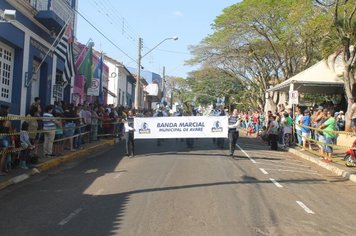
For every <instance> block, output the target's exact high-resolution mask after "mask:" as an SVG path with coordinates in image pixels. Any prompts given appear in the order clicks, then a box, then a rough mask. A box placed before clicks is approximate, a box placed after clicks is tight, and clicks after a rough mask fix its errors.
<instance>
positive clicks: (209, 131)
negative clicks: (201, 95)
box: [134, 116, 228, 139]
mask: <svg viewBox="0 0 356 236" xmlns="http://www.w3.org/2000/svg"><path fill="white" fill-rule="evenodd" d="M134 128H135V134H134V137H135V139H156V138H227V134H228V117H227V116H176V117H147V118H139V117H137V118H135V119H134Z"/></svg>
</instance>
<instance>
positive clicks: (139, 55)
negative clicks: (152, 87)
mask: <svg viewBox="0 0 356 236" xmlns="http://www.w3.org/2000/svg"><path fill="white" fill-rule="evenodd" d="M171 39H172V40H178V37H169V38H165V39H163V40H162V41H161V42H160V43H158V44H157V45H156V46H154V47H153V48H152V49H151V50H149V51H148V52H146V53H145V54H144V55H143V56H142V55H141V50H142V38H139V40H138V61H137V79H136V87H135V109H138V108H139V105H140V104H139V93H140V79H141V78H140V77H141V60H142V58H144V57H145V56H146V55H147V54H149V53H150V52H152V51H153V50H154V49H156V48H157V47H158V46H159V45H161V44H162V43H163V42H165V41H167V40H171Z"/></svg>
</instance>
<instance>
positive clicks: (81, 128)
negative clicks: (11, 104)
mask: <svg viewBox="0 0 356 236" xmlns="http://www.w3.org/2000/svg"><path fill="white" fill-rule="evenodd" d="M80 119H83V118H81V117H73V118H67V117H29V116H7V117H0V121H23V122H24V121H30V120H32V121H33V120H36V121H39V120H40V121H43V120H59V121H62V122H64V123H66V122H65V121H66V120H70V121H71V122H72V121H73V120H76V121H78V122H80V121H79V120H80ZM74 123H75V122H74ZM119 124H121V123H120V122H118V121H116V122H98V123H96V124H81V125H75V126H73V127H65V124H62V126H61V127H57V128H56V129H46V130H43V129H39V130H27V131H26V132H27V133H28V134H29V135H30V134H36V136H37V137H36V142H37V143H35V144H34V145H36V146H37V148H38V146H40V145H43V143H41V142H40V141H41V139H42V137H40V136H41V134H44V133H49V132H56V131H59V130H61V133H62V134H63V135H64V133H65V130H74V131H72V132H73V133H74V134H73V135H70V136H65V137H63V138H58V139H55V140H54V141H53V143H54V144H55V143H59V142H65V141H69V142H74V139H75V138H80V139H81V138H83V139H85V138H86V141H87V142H91V141H93V140H91V138H93V137H92V136H91V134H92V131H93V127H95V126H96V128H94V129H98V128H99V126H101V132H100V133H96V135H95V138H100V137H117V136H119V135H120V133H119V132H120V130H119V127H118V126H119ZM107 125H109V132H105V131H108V130H106V129H104V128H103V127H104V126H107ZM20 134H21V132H18V131H12V132H9V133H0V139H1V138H2V137H6V136H8V137H10V144H11V143H13V142H14V140H15V139H18V140H19V137H20ZM19 145H20V146H19ZM70 146H71V145H70ZM27 149H28V148H25V147H21V143H19V142H18V144H17V146H14V145H13V144H11V145H10V146H8V147H3V148H0V157H1V155H3V154H12V153H20V152H21V151H24V150H27Z"/></svg>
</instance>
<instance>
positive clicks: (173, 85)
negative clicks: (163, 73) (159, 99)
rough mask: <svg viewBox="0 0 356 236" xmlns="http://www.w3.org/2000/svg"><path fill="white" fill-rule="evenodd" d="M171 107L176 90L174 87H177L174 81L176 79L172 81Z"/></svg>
mask: <svg viewBox="0 0 356 236" xmlns="http://www.w3.org/2000/svg"><path fill="white" fill-rule="evenodd" d="M171 86H172V87H171V107H172V108H173V90H174V87H175V83H174V80H173V81H172V83H171Z"/></svg>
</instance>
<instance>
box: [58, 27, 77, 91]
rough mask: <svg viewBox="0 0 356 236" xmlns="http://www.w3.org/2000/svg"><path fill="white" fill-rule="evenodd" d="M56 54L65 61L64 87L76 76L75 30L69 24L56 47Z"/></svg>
mask: <svg viewBox="0 0 356 236" xmlns="http://www.w3.org/2000/svg"><path fill="white" fill-rule="evenodd" d="M55 54H56V55H57V57H58V58H60V59H61V60H62V61H64V70H63V76H62V79H63V85H64V87H65V86H67V85H68V83H70V82H71V81H72V80H73V78H74V76H75V69H74V54H73V31H72V27H70V25H69V24H68V25H67V26H66V29H65V31H64V32H63V35H62V37H61V39H60V40H59V42H58V44H57V46H56V48H55Z"/></svg>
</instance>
